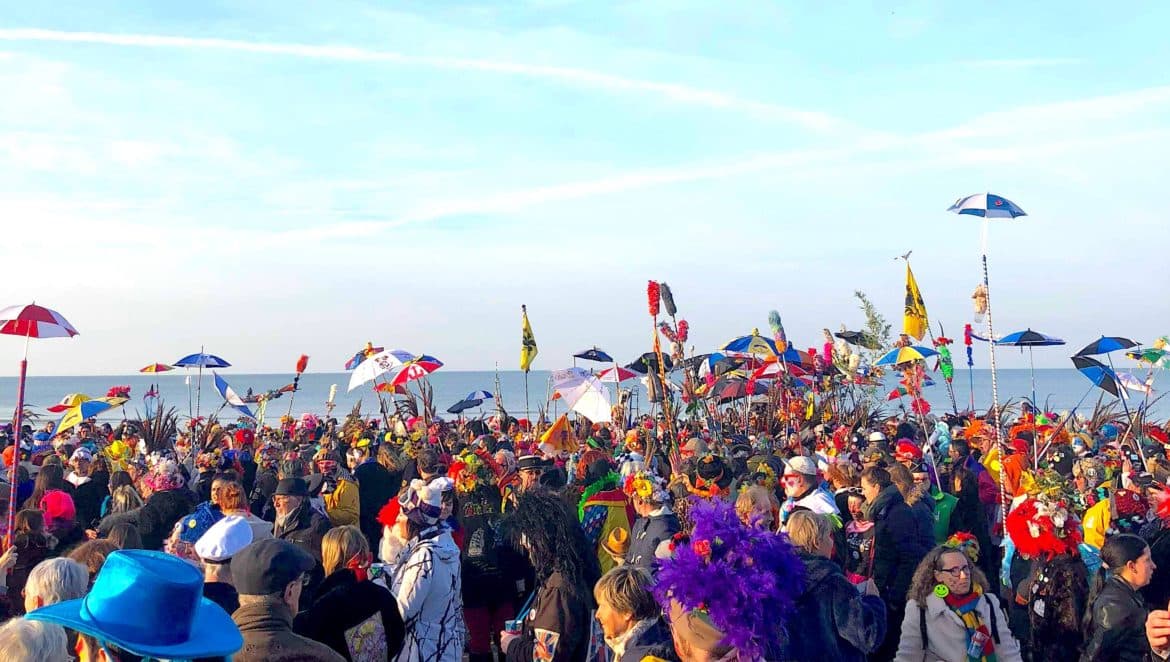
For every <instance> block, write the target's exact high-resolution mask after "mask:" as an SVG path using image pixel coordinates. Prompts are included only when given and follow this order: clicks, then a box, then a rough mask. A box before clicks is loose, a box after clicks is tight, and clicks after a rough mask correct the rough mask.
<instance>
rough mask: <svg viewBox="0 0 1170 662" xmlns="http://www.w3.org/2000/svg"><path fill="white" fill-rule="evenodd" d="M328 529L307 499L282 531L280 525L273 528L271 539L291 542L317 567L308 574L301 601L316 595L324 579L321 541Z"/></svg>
mask: <svg viewBox="0 0 1170 662" xmlns="http://www.w3.org/2000/svg"><path fill="white" fill-rule="evenodd" d="M329 528H330V525H329V520H328V519H327V518H326V517H325V516H324V515H322V514H321V513H319V512H317V511H316V510H314V509H313V507H312V506H310V505H309V501H308V500H307V499H306V500H305V501H304V502H302V503H301V506H300V508H298V509H297V514H296V516H295V517H293V518H292V520H291V521H289V523H288V524H286V525H285V527H284V528H283V529H282V528H280V524H276V526H275V527H273V531H272V535H273V537H275V538H280V539H281V540H287V541H289V542H291V543H292V544H294V545H296V546H297V547H300V548H301V549H303V550H305V551H306V552H308V553H309V555H310V556H312V557H313V558H314V559H316V560H317V565H315V566H314V567H313V571H312V572H311V573H310V574H309V584H308V585H307V586H305V590H304V592H303V593H302V597H301V599H302V600H309V599H311V598H312V596H314V595H316V591H317V587H318V586H319V585H320V583H321V580H323V579H324V578H325V568H324V567H323V566H322V565H321V541H322V540H323V539H324V538H325V534H326V533H328V532H329Z"/></svg>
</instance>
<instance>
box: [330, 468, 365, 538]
mask: <svg viewBox="0 0 1170 662" xmlns="http://www.w3.org/2000/svg"><path fill="white" fill-rule="evenodd" d="M324 498H325V513H326V514H327V515H329V523H330V524H332V525H333V526H345V525H347V524H352V525H354V526H357V525H358V516H359V513H360V512H361V502H359V501H358V487H357V484H356V483H354V482H353V481H350V480H345V479H344V478H343V479H341V480H339V481H338V482H337V487H335V488H334V489H333V492H331V493H330V494H326V495H324Z"/></svg>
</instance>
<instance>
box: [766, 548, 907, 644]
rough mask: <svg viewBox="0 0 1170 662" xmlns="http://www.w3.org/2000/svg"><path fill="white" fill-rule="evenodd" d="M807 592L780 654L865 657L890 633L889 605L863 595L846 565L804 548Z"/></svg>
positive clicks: (797, 604) (801, 598) (790, 622)
mask: <svg viewBox="0 0 1170 662" xmlns="http://www.w3.org/2000/svg"><path fill="white" fill-rule="evenodd" d="M800 560H801V561H802V562H803V563H804V592H803V593H802V594H801V595H800V597H799V598H797V599H796V610H795V613H794V614H793V615H792V617H791V618H790V619H789V621H788V623H787V629H788V641H787V645H786V646H785V650H784V655H783V656H782V657H781V659H784V660H795V661H804V660H808V661H810V662H821V661H825V660H833V661H834V662H837V661H838V660H839V661H841V662H850V661H856V662H862V661H863V660H865V656H866V654H867V653H872V652H873V651H874V650H876V649H877V647H878V646H879V645H880V644H881V643H882V640H883V639H884V638H885V636H886V605H885V603H884V602H882V600H881V598H878V597H876V596H870V595H861V594H860V593H858V592H857V587H856V586H854V585H853V584H852V583H850V582H849V580H848V579H846V578H845V575H844V573H842V572H841V568H840V567H839V566H838V565H837V564H836V563H834V562H833V561H830V560H829V559H826V558H821V557H819V556H811V555H808V554H805V553H804V552H801V553H800Z"/></svg>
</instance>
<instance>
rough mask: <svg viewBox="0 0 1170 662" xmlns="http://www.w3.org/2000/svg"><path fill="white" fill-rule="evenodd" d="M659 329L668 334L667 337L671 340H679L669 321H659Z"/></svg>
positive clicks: (665, 334) (663, 333)
mask: <svg viewBox="0 0 1170 662" xmlns="http://www.w3.org/2000/svg"><path fill="white" fill-rule="evenodd" d="M658 330H659V331H661V332H662V335H664V336H666V339H667V340H669V341H670V342H678V336H677V335H675V333H674V329H672V328H670V323H669V322H659V323H658Z"/></svg>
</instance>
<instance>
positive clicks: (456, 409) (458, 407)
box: [447, 400, 483, 414]
mask: <svg viewBox="0 0 1170 662" xmlns="http://www.w3.org/2000/svg"><path fill="white" fill-rule="evenodd" d="M482 404H483V400H460V401H459V402H456V403H455V404H453V405H451V406H450V407H448V408H447V413H448V414H462V413H463V412H464V411H466V410H468V409H474V408H475V407H478V406H480V405H482Z"/></svg>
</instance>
